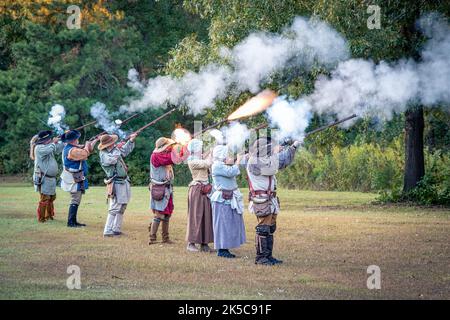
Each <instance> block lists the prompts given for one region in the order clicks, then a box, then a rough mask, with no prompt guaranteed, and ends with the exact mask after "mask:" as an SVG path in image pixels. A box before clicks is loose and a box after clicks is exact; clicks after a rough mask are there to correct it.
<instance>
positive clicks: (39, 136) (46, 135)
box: [35, 130, 53, 144]
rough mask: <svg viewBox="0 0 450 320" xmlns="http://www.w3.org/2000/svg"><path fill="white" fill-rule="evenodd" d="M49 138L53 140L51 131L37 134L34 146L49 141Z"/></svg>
mask: <svg viewBox="0 0 450 320" xmlns="http://www.w3.org/2000/svg"><path fill="white" fill-rule="evenodd" d="M51 138H53V131H50V130H44V131H39V133H38V134H37V139H36V141H35V144H41V143H45V142H47V141H49V140H50V139H51Z"/></svg>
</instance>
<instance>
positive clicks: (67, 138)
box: [61, 130, 81, 143]
mask: <svg viewBox="0 0 450 320" xmlns="http://www.w3.org/2000/svg"><path fill="white" fill-rule="evenodd" d="M80 137H81V133H80V131H78V130H69V131H66V132H64V133H63V134H62V135H61V141H62V142H64V143H66V142H71V141H73V140H77V139H79V138H80Z"/></svg>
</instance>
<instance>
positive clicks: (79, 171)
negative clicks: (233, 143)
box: [30, 130, 300, 265]
mask: <svg viewBox="0 0 450 320" xmlns="http://www.w3.org/2000/svg"><path fill="white" fill-rule="evenodd" d="M80 136H81V133H80V132H79V131H77V130H69V131H67V132H65V133H64V134H62V135H61V136H59V137H54V136H53V132H52V131H41V132H39V133H38V134H37V135H36V136H34V137H33V139H32V140H31V142H30V146H31V148H30V157H31V158H32V159H33V160H34V175H33V180H34V185H35V188H36V191H38V192H39V193H40V201H39V204H38V207H37V217H38V220H39V222H45V221H47V220H53V218H54V215H55V210H54V205H53V203H54V201H55V199H56V185H57V175H58V163H57V161H56V157H57V156H59V155H61V154H62V164H63V170H62V174H61V175H60V179H61V188H62V190H64V191H66V192H69V194H70V199H71V200H70V205H69V208H68V220H67V226H68V227H71V228H79V227H84V226H85V224H83V223H80V222H78V220H77V213H78V208H79V206H80V203H81V199H82V196H83V194H84V193H85V192H86V190H87V189H88V187H89V184H88V179H87V177H88V165H87V159H88V158H89V157H90V156H91V155H92V154H93V152H94V147H95V145H96V144H97V142H100V143H99V145H98V147H97V148H98V150H99V157H100V164H101V166H102V168H103V170H104V172H105V175H106V178H105V180H104V182H105V184H106V189H107V196H108V215H107V218H106V223H105V227H104V231H103V235H104V236H105V237H115V236H120V235H121V234H122V223H123V217H124V213H125V210H126V207H127V204H128V203H129V201H130V198H131V185H130V178H129V176H128V167H127V165H126V163H125V161H124V158H125V157H127V156H128V155H129V154H130V153H131V152H132V151H133V149H134V146H135V139H136V136H137V135H136V134H132V135H130V136H129V137H128V138H127V139H126V140H124V141H121V142H119V138H118V136H117V135H113V134H104V135H101V136H99V137H96V138H95V139H93V140H92V141H88V142H86V143H85V144H80V142H79V138H80ZM299 146H300V142H299V141H295V142H293V143H292V144H291V145H289V146H286V147H280V146H279V145H277V144H276V143H275V142H274V143H272V139H271V138H270V137H260V138H259V139H257V140H256V141H255V142H254V143H253V144H252V145H251V147H250V150H249V153H248V154H244V155H238V156H237V158H236V159H235V157H234V155H233V154H231V152H230V148H229V147H228V146H227V145H226V144H223V143H218V142H217V143H216V144H215V146H213V147H212V148H211V151H212V152H211V151H208V152H205V151H204V146H203V141H202V140H200V139H196V138H194V139H191V140H190V141H189V143H188V144H187V145H182V144H180V143H177V142H176V141H175V140H173V139H171V138H165V137H161V138H159V139H158V140H157V141H156V143H155V149H154V150H153V152H152V153H151V156H150V185H149V189H150V208H151V211H152V213H153V218H152V220H151V222H150V225H149V228H148V229H149V245H152V244H155V243H157V233H158V229H159V227H160V225H161V236H162V243H172V241H171V239H170V236H169V221H170V217H171V215H172V214H173V212H174V201H173V181H174V170H173V166H174V165H177V164H180V163H182V162H184V161H187V165H188V167H189V170H190V172H191V174H192V181H191V182H190V184H189V193H188V223H187V232H186V242H187V248H186V249H187V250H188V251H190V252H198V251H202V252H212V251H217V255H218V256H219V257H224V258H235V257H236V256H235V254H233V253H231V252H230V249H233V248H238V247H240V246H241V245H242V244H244V243H245V241H246V234H245V226H244V220H243V212H244V202H243V195H242V193H241V192H240V190H239V188H238V183H237V180H236V178H237V176H238V175H240V170H241V169H240V168H241V167H245V168H246V171H247V181H248V185H249V206H248V209H249V211H250V212H251V213H253V214H255V215H256V218H257V226H256V237H255V247H256V259H255V263H256V264H262V265H275V264H279V263H282V261H281V260H278V259H276V258H274V257H273V256H272V251H273V243H274V239H273V234H274V233H275V230H276V221H277V219H276V218H277V215H278V213H279V210H280V202H279V198H278V197H277V191H276V190H277V180H276V173H277V172H278V170H280V169H283V168H285V167H287V166H288V165H289V164H290V163H292V161H293V159H294V155H295V152H296V150H297V148H298V147H299ZM210 243H214V249H212V248H210V247H209V244H210Z"/></svg>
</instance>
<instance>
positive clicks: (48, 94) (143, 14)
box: [0, 0, 450, 204]
mask: <svg viewBox="0 0 450 320" xmlns="http://www.w3.org/2000/svg"><path fill="white" fill-rule="evenodd" d="M69 2H70V3H69ZM69 4H75V5H78V6H79V7H80V8H81V13H82V20H81V28H80V29H68V28H67V26H66V20H67V18H68V13H67V12H66V9H67V6H68V5H69ZM371 4H372V3H371ZM373 4H375V5H378V6H379V7H380V8H381V21H382V27H381V28H380V29H368V28H367V26H366V23H367V18H368V14H367V3H365V2H364V1H361V2H355V1H341V0H332V1H312V0H305V1H294V0H285V1H279V0H267V1H252V0H239V1H237V0H230V1H213V0H190V1H187V0H186V1H180V0H179V1H177V0H165V1H139V0H138V1H114V2H108V1H101V0H98V1H83V0H77V1H65V0H55V1H43V0H38V1H10V0H7V1H4V2H3V3H2V4H1V5H0V27H1V30H2V33H1V34H0V173H1V174H18V173H20V174H27V173H29V172H30V170H31V167H32V166H31V163H30V160H29V158H28V153H27V148H28V142H29V139H30V137H31V136H32V134H34V133H36V132H37V131H38V130H40V129H44V128H45V126H44V125H43V123H42V122H43V121H44V122H45V121H46V119H47V117H48V111H49V110H50V107H51V106H52V105H53V104H55V103H59V104H62V105H64V106H65V107H66V110H67V117H66V123H67V124H68V125H69V126H71V127H75V126H79V125H82V124H84V123H87V122H89V121H91V120H92V118H91V117H90V115H89V108H90V106H91V105H92V104H94V103H95V102H97V101H101V102H103V103H105V104H106V105H107V107H108V108H109V109H110V110H111V111H117V108H118V106H120V105H122V104H123V103H124V101H125V99H126V98H127V97H130V96H133V94H134V92H133V91H132V90H130V89H129V88H128V87H127V81H128V80H127V71H128V70H129V69H130V68H135V69H136V70H137V71H138V72H139V76H140V78H141V79H148V78H150V77H153V76H156V75H158V74H170V75H174V76H181V75H183V74H184V73H185V72H187V71H188V70H193V71H197V70H198V69H199V68H200V67H201V66H202V65H205V64H206V63H207V62H210V61H219V51H220V48H221V47H223V46H226V47H232V46H233V45H235V44H236V43H238V42H239V41H240V40H241V39H243V38H244V37H245V36H247V35H248V34H249V33H250V32H252V31H255V30H266V31H273V32H278V31H279V30H280V29H281V28H283V26H284V25H286V24H287V23H289V22H290V21H291V20H292V19H293V18H294V17H295V16H297V15H302V16H312V15H314V16H317V17H319V18H320V19H321V20H324V21H326V22H328V23H329V24H330V25H331V26H332V27H333V28H335V29H336V30H338V31H339V32H340V33H342V34H343V35H344V36H345V37H346V39H348V42H349V45H350V50H351V54H352V57H356V58H358V57H359V58H364V59H368V58H369V59H372V60H374V61H375V62H378V61H381V60H385V61H395V60H398V59H401V58H404V57H412V58H416V59H419V56H418V54H419V52H420V49H421V45H422V44H423V42H424V37H423V35H422V34H421V33H420V31H419V30H417V28H416V27H415V22H416V20H417V19H418V18H419V17H420V16H421V14H423V13H425V12H429V11H438V12H440V13H442V14H444V15H446V16H447V17H448V16H449V14H450V8H449V5H448V2H446V1H433V2H427V1H416V2H410V1H404V0H401V1H395V2H392V1H374V2H373ZM287 73H289V74H292V75H294V76H293V77H292V79H290V82H289V84H288V85H287V86H285V85H284V83H282V79H281V77H280V80H277V79H278V78H277V77H274V81H273V82H272V83H271V84H270V87H272V89H275V90H277V91H278V89H279V88H281V89H280V90H279V91H280V93H281V94H289V95H290V96H293V97H299V96H301V95H304V94H308V93H309V92H311V90H312V88H313V83H314V81H315V79H317V77H318V76H319V75H321V74H327V71H326V70H323V69H321V68H312V70H310V71H308V72H303V73H301V74H300V75H298V73H297V72H296V70H287ZM250 96H251V94H250V93H249V92H245V93H243V94H241V95H240V96H239V97H238V98H237V99H236V98H235V97H233V98H231V97H230V98H225V99H224V100H222V101H216V107H215V108H214V109H209V110H208V111H207V112H206V114H204V115H202V116H201V117H199V116H197V117H194V116H192V115H190V114H189V113H188V112H186V110H183V109H181V110H180V111H177V112H175V113H174V114H173V115H171V116H170V117H168V118H166V119H165V120H163V121H161V122H160V123H158V124H157V125H156V126H154V127H152V128H150V129H148V130H147V131H145V132H144V133H143V134H142V136H141V137H139V138H138V143H137V146H136V152H134V153H133V155H132V156H131V157H130V160H129V164H130V175H131V176H132V178H133V182H134V183H135V184H145V183H146V182H147V179H148V178H147V172H146V171H147V170H143V166H146V164H148V159H149V153H150V152H151V150H152V149H153V145H154V141H155V140H156V139H157V138H158V137H159V136H161V135H168V134H170V132H171V131H172V130H173V128H174V126H175V124H176V123H182V124H183V125H184V126H185V127H187V128H188V129H190V130H191V131H192V129H193V121H194V120H195V119H200V118H201V119H202V120H203V121H204V122H206V123H211V122H214V121H215V120H218V119H221V118H223V117H224V116H225V115H227V114H229V113H230V111H232V110H234V109H235V108H237V107H238V106H239V105H240V104H241V103H243V102H244V101H245V100H246V99H247V98H248V97H250ZM162 112H163V110H153V109H149V110H148V111H146V112H145V114H144V116H142V117H140V118H139V119H136V120H135V121H134V122H131V123H129V124H128V125H127V127H126V129H132V128H137V127H139V126H141V125H143V124H144V123H146V122H148V121H150V120H152V119H153V118H155V117H157V116H158V115H160V114H161V113H162ZM261 121H263V118H262V117H256V118H255V119H252V120H250V125H251V124H252V123H253V124H256V123H260V122H261ZM325 122H326V119H324V118H322V117H320V116H317V115H315V116H314V117H313V119H312V121H311V124H310V126H309V128H308V130H313V129H314V128H316V127H318V126H320V125H322V124H324V123H325ZM449 129H450V116H449V114H448V112H446V111H444V109H439V108H429V107H428V106H423V105H415V106H410V108H409V109H408V111H406V112H405V113H403V114H398V115H396V116H395V117H394V119H392V120H391V121H388V122H386V123H378V122H376V121H374V120H373V119H361V120H360V121H358V123H357V124H356V125H355V126H353V127H352V128H349V129H347V130H342V129H332V130H329V131H327V132H323V133H320V134H319V135H317V136H315V137H313V138H312V139H310V140H308V141H306V142H305V148H304V149H303V150H302V152H301V153H300V156H298V157H297V159H296V163H295V165H294V166H293V167H292V168H291V169H289V170H288V171H286V172H285V173H283V174H281V176H280V182H281V184H282V185H284V186H286V187H292V188H309V189H320V190H359V191H380V192H381V194H382V195H383V197H384V199H386V200H414V201H420V202H423V203H441V204H448V203H449V201H450V200H449V199H450V172H449V170H450V169H449V167H450V166H449V152H450V133H449V132H450V130H449ZM98 132H99V129H96V128H94V127H88V128H86V129H85V130H84V131H83V136H84V137H85V138H89V137H90V136H93V135H95V134H96V133H98ZM90 166H91V174H92V180H93V181H94V182H97V183H100V182H101V181H102V179H103V173H102V171H101V168H100V166H99V164H98V159H96V157H92V160H90ZM145 168H146V169H147V167H145ZM177 171H178V172H177V173H178V174H177V183H178V184H187V182H188V181H189V176H188V174H187V170H185V168H183V167H179V168H177Z"/></svg>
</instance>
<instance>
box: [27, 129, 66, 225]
mask: <svg viewBox="0 0 450 320" xmlns="http://www.w3.org/2000/svg"><path fill="white" fill-rule="evenodd" d="M63 148H64V144H63V143H61V141H59V138H57V137H56V138H54V137H53V132H52V131H50V130H46V131H40V132H39V133H38V134H37V135H35V136H34V137H33V139H32V140H31V142H30V158H31V159H32V160H34V171H33V182H34V187H35V190H36V192H39V194H40V201H39V204H38V207H37V210H36V211H37V218H38V221H39V222H46V221H48V220H53V217H54V215H55V208H54V205H53V202H54V201H55V199H56V175H57V174H58V163H57V162H56V159H55V156H56V155H58V154H60V153H61V152H62V150H63Z"/></svg>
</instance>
